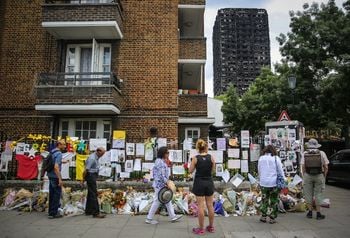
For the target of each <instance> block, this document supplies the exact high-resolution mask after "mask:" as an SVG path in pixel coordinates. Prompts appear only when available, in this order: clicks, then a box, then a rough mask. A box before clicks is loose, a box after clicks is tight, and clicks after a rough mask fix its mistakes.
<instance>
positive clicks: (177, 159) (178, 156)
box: [169, 150, 182, 163]
mask: <svg viewBox="0 0 350 238" xmlns="http://www.w3.org/2000/svg"><path fill="white" fill-rule="evenodd" d="M169 160H170V161H171V162H173V163H182V150H169Z"/></svg>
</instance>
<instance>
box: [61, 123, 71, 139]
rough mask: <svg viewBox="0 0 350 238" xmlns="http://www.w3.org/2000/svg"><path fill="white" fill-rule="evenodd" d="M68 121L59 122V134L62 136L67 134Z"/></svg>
mask: <svg viewBox="0 0 350 238" xmlns="http://www.w3.org/2000/svg"><path fill="white" fill-rule="evenodd" d="M68 124H69V122H68V121H62V123H61V128H62V129H61V136H62V137H63V138H64V137H66V136H68Z"/></svg>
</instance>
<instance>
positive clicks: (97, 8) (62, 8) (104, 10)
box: [42, 4, 123, 31]
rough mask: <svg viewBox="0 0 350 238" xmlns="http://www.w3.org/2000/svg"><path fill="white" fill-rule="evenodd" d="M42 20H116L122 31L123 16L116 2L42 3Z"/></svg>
mask: <svg viewBox="0 0 350 238" xmlns="http://www.w3.org/2000/svg"><path fill="white" fill-rule="evenodd" d="M42 9H43V13H42V14H43V21H44V22H55V21H117V22H118V25H119V27H120V28H121V30H122V31H123V27H122V26H123V20H122V19H123V16H122V13H121V12H120V11H119V9H120V8H119V7H118V4H101V5H89V4H83V5H75V4H62V5H56V4H55V5H52V4H44V5H43V7H42Z"/></svg>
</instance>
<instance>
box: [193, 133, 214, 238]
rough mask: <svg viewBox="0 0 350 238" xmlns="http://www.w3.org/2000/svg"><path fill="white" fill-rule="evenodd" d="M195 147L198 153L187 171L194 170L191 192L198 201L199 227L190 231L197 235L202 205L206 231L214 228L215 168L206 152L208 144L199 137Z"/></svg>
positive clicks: (200, 225)
mask: <svg viewBox="0 0 350 238" xmlns="http://www.w3.org/2000/svg"><path fill="white" fill-rule="evenodd" d="M196 149H197V151H198V152H199V155H197V156H195V157H193V158H192V161H191V166H190V169H189V172H190V173H192V172H193V171H194V170H196V175H195V178H194V182H193V189H192V192H193V193H194V194H195V195H196V200H197V203H198V223H199V227H197V228H193V229H192V232H193V233H194V234H197V235H203V234H204V233H205V230H204V207H205V205H207V208H208V217H209V225H208V226H207V227H206V230H207V231H208V232H211V233H213V232H214V231H215V230H214V207H213V202H214V200H213V194H214V183H213V178H212V172H213V171H214V170H215V160H214V158H213V157H212V156H211V155H209V154H208V144H207V143H206V142H205V141H204V140H202V139H199V140H198V141H197V143H196Z"/></svg>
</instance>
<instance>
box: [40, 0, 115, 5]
mask: <svg viewBox="0 0 350 238" xmlns="http://www.w3.org/2000/svg"><path fill="white" fill-rule="evenodd" d="M104 3H118V4H120V0H45V4H104Z"/></svg>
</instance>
